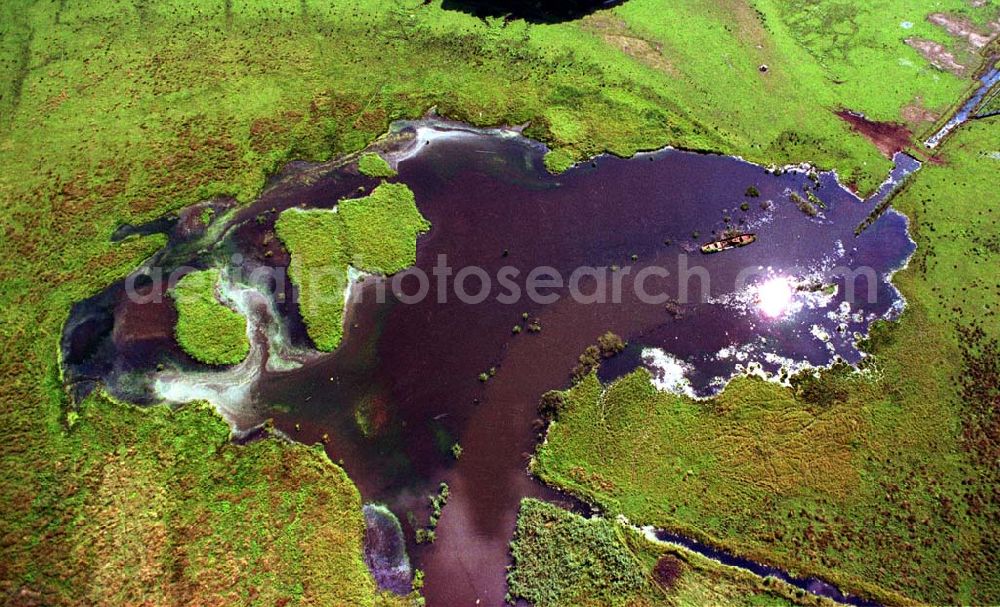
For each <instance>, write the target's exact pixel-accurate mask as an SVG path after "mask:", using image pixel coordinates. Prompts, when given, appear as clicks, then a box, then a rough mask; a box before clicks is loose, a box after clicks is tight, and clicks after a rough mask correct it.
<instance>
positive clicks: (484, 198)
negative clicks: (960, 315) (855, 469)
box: [64, 122, 913, 605]
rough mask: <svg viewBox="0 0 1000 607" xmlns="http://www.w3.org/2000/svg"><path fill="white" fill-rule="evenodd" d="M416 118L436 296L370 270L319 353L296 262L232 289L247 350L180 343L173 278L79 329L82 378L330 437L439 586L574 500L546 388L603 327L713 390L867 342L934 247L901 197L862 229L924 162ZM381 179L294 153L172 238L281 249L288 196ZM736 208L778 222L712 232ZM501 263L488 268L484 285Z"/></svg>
mask: <svg viewBox="0 0 1000 607" xmlns="http://www.w3.org/2000/svg"><path fill="white" fill-rule="evenodd" d="M398 130H399V132H400V133H401V135H400V136H399V137H397V139H396V140H395V141H394V143H392V144H390V145H389V151H388V153H387V156H388V157H389V158H390V159H391V160H392V161H393V162H394V163H395V164H396V168H397V169H398V172H399V175H398V177H397V178H396V180H398V181H400V182H402V183H405V184H406V185H407V186H409V187H410V188H411V189H412V190H413V192H414V194H415V197H416V202H417V206H418V207H419V209H420V211H421V213H422V214H423V215H424V216H425V217H426V218H427V219H428V220H429V221H430V222H431V224H432V226H433V227H432V229H431V231H430V232H429V233H428V234H426V235H424V236H422V237H421V238H420V239H419V240H418V244H417V259H416V264H415V268H416V269H417V270H420V271H422V272H423V273H424V274H425V275H426V276H428V277H429V278H430V279H431V282H430V288H429V291H428V293H429V295H428V296H427V297H425V298H424V299H422V300H420V301H415V302H409V301H407V300H408V298H407V297H399V298H396V297H391V296H390V297H389V298H388V300H387V301H385V302H384V303H379V302H378V301H377V299H378V298H377V291H378V279H377V278H376V277H371V276H368V277H365V276H355V278H356V279H357V281H356V282H355V284H354V285H353V287H352V291H351V296H350V303H349V304H348V308H347V314H346V320H345V331H344V341H343V343H342V344H341V346H340V347H339V349H337V350H336V351H335V352H333V353H330V354H322V355H321V354H318V353H315V352H313V351H311V350H310V348H309V346H310V344H309V341H308V339H307V338H306V336H305V331H304V326H303V324H302V319H301V317H300V315H299V312H298V310H297V308H296V306H295V305H294V301H295V300H294V294H295V293H294V290H293V289H292V288H291V286H290V285H288V284H286V285H283V286H281V287H279V288H277V289H275V284H274V283H271V282H268V281H263V282H260V283H257V284H251V285H243V286H242V287H239V288H236V289H235V290H234V292H236V293H244V299H243V301H245V302H247V306H248V307H247V310H248V316H249V317H250V318H251V322H250V323H249V325H250V326H249V329H248V331H249V333H250V336H251V338H252V341H253V343H254V348H253V349H252V351H251V358H248V361H245V362H244V363H243V366H242V367H240V368H238V369H236V370H235V371H234V369H229V370H225V369H208V368H205V367H203V366H200V365H197V364H196V363H194V362H193V361H192V360H190V359H189V358H187V357H186V355H184V354H183V352H180V351H179V349H178V348H177V347H176V344H174V343H173V339H172V335H171V333H170V330H171V327H172V323H173V322H174V317H173V316H171V315H172V314H174V312H173V307H172V305H171V304H170V301H169V298H166V299H165V300H164V301H163V302H162V303H159V304H145V307H143V306H142V305H140V304H134V303H132V302H130V301H128V299H127V298H125V297H124V296H123V293H124V287H123V286H122V285H121V284H118V285H112V286H111V287H109V289H108V290H107V291H105V292H104V293H102V294H99V295H98V296H95V298H93V299H92V300H88V301H87V302H81V304H79V305H78V306H77V307H76V308H75V309H74V311H73V315H72V318H71V320H70V322H69V324H68V325H67V331H66V335H65V336H64V352H66V355H65V362H66V370H67V379H68V381H70V382H84V383H88V384H95V383H100V384H102V385H104V386H106V387H107V388H108V389H109V390H110V391H111V392H112V393H114V394H116V395H119V396H122V397H127V398H130V399H133V400H144V401H145V402H154V401H156V400H160V399H167V400H173V401H180V400H185V399H187V398H190V397H191V396H197V397H202V398H208V399H209V400H212V401H213V402H216V405H217V406H218V407H219V408H220V409H222V410H223V411H224V412H225V413H226V415H227V417H228V418H229V419H230V421H231V422H232V423H233V424H234V425H235V426H237V427H239V428H243V429H245V428H249V427H252V426H253V425H255V424H258V423H261V422H263V421H264V420H265V419H268V418H273V419H274V423H275V425H276V426H277V428H278V429H279V430H281V431H282V432H284V433H286V434H287V435H289V436H290V437H292V438H293V439H295V440H299V441H302V442H305V443H313V442H318V441H320V440H323V439H324V438H325V442H326V449H327V452H328V453H329V454H330V456H331V458H332V459H333V460H334V461H337V462H341V463H342V465H343V466H344V467H345V469H346V470H347V472H348V474H349V475H350V477H351V478H352V479H353V480H354V481H355V482H356V483H357V485H358V487H359V488H360V490H361V493H362V495H363V497H364V499H365V500H366V501H369V502H375V501H377V502H381V503H384V504H386V506H387V507H388V508H389V509H391V511H392V512H393V513H394V514H395V515H396V516H398V518H399V519H400V521H401V523H402V528H403V531H404V534H405V536H406V538H407V541H408V543H409V549H410V553H411V555H412V557H413V565H414V567H417V568H421V569H423V570H424V571H425V572H426V586H425V590H424V592H425V595H426V596H427V599H428V604H430V605H457V604H473V603H475V601H476V600H480V601H481V603H480V604H483V605H500V604H502V603H503V600H504V595H505V593H506V585H505V578H504V575H505V566H506V565H507V564H508V558H509V557H508V551H507V544H508V542H509V539H510V536H511V532H512V530H513V526H514V520H515V517H516V514H517V507H518V503H519V500H520V499H521V498H522V497H526V496H532V497H540V498H544V499H550V500H556V501H562V502H564V503H566V504H568V505H570V506H574V505H575V504H574V503H573V502H572V500H569V499H568V498H564V497H562V496H560V495H559V494H557V493H556V492H554V491H551V490H549V489H547V488H545V487H542V486H541V485H540V484H538V483H537V482H536V481H534V480H533V479H532V478H531V477H530V476H529V475H528V473H527V472H526V466H527V462H528V458H529V456H530V453H531V452H532V451H533V450H534V447H535V443H536V440H537V432H538V426H537V425H535V424H534V422H535V420H536V418H537V413H536V404H537V402H538V400H539V398H540V397H541V395H542V394H543V393H544V392H545V391H547V390H552V389H559V388H564V387H566V386H567V385H568V383H569V380H570V372H571V370H572V368H573V367H574V365H575V364H576V363H577V357H578V356H579V355H580V353H581V352H582V351H583V350H584V349H585V348H586V347H587V346H588V345H590V344H592V343H594V342H595V341H596V339H597V337H598V336H600V335H601V334H603V333H604V332H605V331H613V332H615V333H617V334H619V335H621V336H622V337H623V338H624V339H626V340H627V341H628V342H629V346H628V348H627V349H626V351H625V352H623V353H622V354H621V355H619V357H617V358H615V359H612V360H611V361H608V363H606V364H605V365H604V366H603V367H602V369H601V375H602V379H605V380H612V379H613V378H614V377H617V376H620V375H622V374H624V373H626V372H628V371H630V370H632V369H634V368H635V367H636V366H638V365H645V366H646V367H647V368H649V369H650V370H651V371H652V372H653V374H654V377H655V378H656V379H657V385H658V386H659V387H661V388H662V389H667V390H675V391H681V392H684V393H687V394H689V395H692V396H707V395H710V394H712V393H714V392H716V391H718V390H719V389H720V388H721V387H722V386H723V385H724V383H725V381H726V380H728V378H730V377H732V376H733V375H734V374H735V373H739V372H742V371H745V370H746V369H748V368H749V367H751V366H752V367H753V368H754V369H759V372H764V373H769V374H778V373H780V371H781V369H782V367H785V368H790V367H796V366H801V365H804V364H807V365H813V366H822V365H826V364H829V363H831V362H832V361H834V360H835V359H837V358H840V359H844V360H847V361H850V362H856V361H857V360H859V358H860V357H861V354H860V353H859V352H858V350H857V349H856V347H855V342H856V340H857V338H858V337H859V336H860V335H862V334H863V333H865V332H866V331H867V330H868V327H869V326H870V324H871V322H873V321H874V320H876V319H879V318H885V317H889V316H891V315H893V314H894V313H896V312H897V311H898V310H899V309H900V307H901V305H902V301H901V299H900V296H899V293H898V292H897V291H896V289H895V288H894V287H893V286H892V284H891V283H890V282H889V276H891V273H892V272H893V271H895V270H896V269H898V268H899V267H901V266H902V265H903V264H904V263H905V261H906V259H907V258H908V256H909V255H910V253H911V252H912V251H913V243H912V241H911V240H910V239H909V237H908V235H907V232H906V220H905V218H903V217H902V216H901V215H898V214H896V213H894V212H889V213H886V214H883V215H882V216H881V217H879V218H878V219H877V220H875V221H874V222H873V223H872V224H871V225H870V226H869V227H868V228H867V229H865V230H864V231H862V232H861V233H860V235H857V236H856V235H855V229H856V228H857V227H858V226H859V225H861V224H862V223H863V222H864V221H865V219H866V218H867V217H868V215H869V213H870V212H871V211H872V210H873V208H874V207H875V206H876V203H877V201H878V200H880V199H881V198H882V197H884V196H886V195H888V194H889V193H890V192H891V191H892V189H893V188H894V187H895V186H896V185H898V182H899V181H901V180H902V179H903V178H905V173H906V171H900V172H898V173H897V174H896V175H895V179H894V180H892V181H890V182H887V186H886V187H884V188H883V190H880V192H879V194H878V195H877V196H876V197H874V199H872V200H869V201H866V202H863V201H861V200H859V199H858V198H857V197H856V196H855V195H854V194H852V193H851V192H850V191H848V190H846V189H845V188H843V187H842V186H841V185H840V184H838V182H837V180H836V177H835V175H833V174H832V173H819V174H816V173H811V172H809V171H807V170H782V171H768V170H766V169H764V168H763V167H760V166H757V165H753V164H750V163H747V162H744V161H741V160H738V159H734V158H730V157H725V156H719V155H706V154H697V153H691V152H683V151H678V150H670V149H667V150H662V151H659V152H654V153H644V154H639V155H637V156H635V157H634V158H630V159H622V158H616V157H611V156H602V157H599V158H596V159H594V161H593V162H589V163H585V164H583V165H580V166H578V167H575V168H573V169H571V170H570V171H568V172H567V173H565V174H562V175H558V176H554V175H551V174H549V173H548V172H547V171H546V170H545V169H544V165H543V163H542V158H543V155H544V153H545V149H544V147H543V146H541V145H540V144H537V143H535V142H532V141H530V140H527V139H525V138H522V137H520V136H518V135H517V134H516V133H512V132H509V131H507V132H498V131H492V132H484V131H477V130H474V129H468V128H466V127H461V126H458V125H448V124H442V123H433V122H422V123H408V124H403V125H400V126H399V127H398ZM376 184H377V182H376V181H375V180H373V179H370V178H366V177H363V176H360V175H358V174H357V172H356V171H355V170H354V168H353V165H346V164H344V165H342V164H336V163H328V164H327V165H319V166H314V165H302V166H300V167H296V168H294V169H291V168H290V169H288V170H286V174H285V175H284V176H283V178H281V179H277V180H275V181H274V183H273V184H272V185H271V186H270V188H269V189H268V190H267V191H266V192H265V193H264V194H263V195H262V197H261V199H260V200H259V201H258V202H256V203H254V204H253V205H251V206H250V207H248V208H246V209H242V210H240V211H238V212H236V213H235V214H234V215H233V216H231V217H229V218H227V219H226V221H227V222H228V223H227V225H226V227H225V230H222V231H221V236H220V240H219V241H218V243H216V244H214V245H213V246H210V247H189V249H188V250H189V254H188V255H187V256H185V255H181V254H179V253H177V251H179V250H180V249H179V248H177V247H179V245H178V243H172V244H171V245H170V246H171V247H175V252H174V253H173V254H170V255H168V254H166V253H164V254H163V255H161V256H160V259H161V260H163V259H169V260H171V262H170V265H171V267H177V266H180V265H185V264H186V265H189V266H192V267H211V266H220V265H221V266H223V267H227V268H229V269H230V270H233V269H234V268H233V266H234V265H238V266H239V268H240V269H241V270H243V271H244V273H248V272H250V271H252V270H253V269H256V268H260V267H272V268H278V269H282V268H284V267H286V266H287V264H288V256H287V253H285V252H284V250H283V249H282V248H281V247H280V245H279V244H277V243H276V242H275V241H274V239H273V224H274V221H275V219H276V218H277V216H278V215H279V214H280V212H281V211H282V210H283V209H286V208H290V207H292V206H306V207H323V208H330V207H332V206H334V205H335V203H336V201H337V200H338V199H340V198H345V197H355V196H360V195H363V193H364V192H367V191H370V189H371V188H372V187H374V186H375V185H376ZM359 188H360V190H361V191H359ZM727 230H737V231H740V232H749V233H754V234H756V236H757V240H756V242H754V243H753V244H750V245H748V246H745V247H741V248H737V249H731V250H727V251H723V252H721V253H716V254H712V255H705V254H703V253H701V251H700V246H701V245H702V244H704V243H706V242H708V241H710V240H714V239H715V238H717V237H721V236H722V235H723V234H724V233H725V232H726V231H727ZM268 251H269V252H270V253H268ZM236 254H238V255H239V257H234V255H236ZM441 256H444V259H446V261H447V264H448V266H449V267H450V268H451V269H452V274H451V275H450V277H449V282H448V286H447V287H446V289H445V297H443V298H439V297H438V295H439V293H438V291H437V288H438V283H437V282H435V280H434V278H435V273H434V268H435V266H437V265H438V264H439V260H440V259H441ZM234 259H236V260H238V261H237V262H234ZM154 261H155V260H154ZM470 267H475V268H480V269H481V271H482V274H483V275H485V276H487V277H489V278H490V282H491V284H490V286H489V289H487V291H488V294H487V296H486V297H485V298H484V299H483V301H481V302H479V303H469V302H467V301H462V298H460V297H458V296H457V295H456V294H455V289H454V286H453V285H454V281H455V278H456V277H457V276H458V273H459V272H460V271H462V269H463V268H470ZM542 267H545V268H548V270H551V272H550V274H551V273H555V274H559V275H561V276H562V278H563V280H564V284H565V283H566V282H571V281H570V277H571V276H573V275H574V272H579V281H578V286H579V289H578V293H577V295H578V296H577V297H573V296H572V294H571V289H569V288H568V287H567V286H563V287H553V288H544V289H540V292H541V293H543V294H546V295H550V296H554V297H549V298H548V299H549V300H550V301H545V302H542V301H541V300H539V299H538V298H536V301H532V300H531V298H530V297H528V295H527V292H526V291H527V289H526V288H525V279H526V277H527V276H528V275H529V273H531V271H532V270H534V269H536V268H542ZM505 268H507V269H512V270H516V271H517V273H518V274H517V276H516V277H515V278H513V279H512V282H513V283H514V284H515V285H517V286H518V287H519V288H520V290H521V295H522V296H521V297H520V298H515V300H514V301H513V302H507V301H506V298H503V297H501V296H502V295H504V294H506V293H508V292H509V291H510V289H508V288H505V287H504V285H502V284H500V282H499V280H498V276H499V275H500V273H501V272H502V271H504V269H505ZM581 268H588V270H587V271H584V272H580V269H581ZM589 269H593V270H594V271H593V272H590V270H589ZM507 271H508V272H509V271H510V270H507ZM477 274H478V273H477ZM419 282H420V281H419V279H418V278H417V276H415V275H413V274H411V275H409V276H407V277H406V278H404V279H402V280H401V281H400V282H399V283H398V286H399V289H400V290H401V291H402V292H403V293H404V294H413V293H416V292H417V291H418V290H419V288H420V284H419ZM480 283H481V279H480V278H477V275H472V274H470V276H469V277H468V279H467V280H465V281H464V285H465V291H466V292H467V293H473V294H475V293H477V292H478V291H479V290H480ZM615 284H618V285H619V287H620V289H619V291H620V296H616V292H615V288H614V285H615ZM241 289H242V290H241ZM245 292H251V293H255V294H256V295H253V296H251V295H248V294H246V293H245ZM601 294H604V296H605V297H604V299H605V301H604V302H601V301H599V299H600V295H601ZM466 299H468V298H466ZM525 315H526V316H527V320H525ZM130 318H134V319H137V320H136V321H134V322H132V321H129V320H128V319H130ZM515 326H518V327H521V328H520V329H514V327H515ZM531 326H537V327H539V328H540V330H539V331H534V330H530V327H531ZM151 327H152V328H155V330H152V329H150V328H151ZM265 361H266V362H265ZM484 373H485V374H486V379H485V381H484V380H482V379H481V378H480V375H481V374H484ZM226 374H229V375H228V376H227V375H226ZM179 387H184V389H183V390H180V388H179ZM237 388H238V390H244V391H243V392H240V391H238V390H237ZM234 390H237V391H235V392H234ZM223 396H225V397H226V402H225V403H222V402H221V399H222V398H223ZM456 443H458V444H460V445H461V446H462V455H461V457H460V458H458V459H456V457H455V455H454V454H453V452H452V447H453V445H454V444H456ZM441 481H446V482H447V483H448V484H449V485H450V488H451V497H450V500H449V501H448V504H447V506H446V507H445V508H444V515H443V517H442V518H441V522H440V525H439V526H438V528H437V541H436V542H435V543H433V544H423V545H417V544H415V543H414V541H413V537H414V530H415V528H417V527H421V526H424V525H426V523H427V518H428V511H429V507H428V495H430V494H433V493H434V492H435V491H436V488H437V486H438V484H439V483H440V482H441ZM397 582H398V580H397ZM397 582H394V584H395V583H397Z"/></svg>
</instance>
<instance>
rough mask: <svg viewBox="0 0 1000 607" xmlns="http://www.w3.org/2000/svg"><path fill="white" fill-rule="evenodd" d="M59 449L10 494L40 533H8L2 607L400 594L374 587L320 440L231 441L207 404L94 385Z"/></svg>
mask: <svg viewBox="0 0 1000 607" xmlns="http://www.w3.org/2000/svg"><path fill="white" fill-rule="evenodd" d="M60 446H61V447H62V449H63V452H62V453H60V454H55V455H53V456H52V459H51V460H50V461H49V462H48V464H49V469H48V470H45V471H40V475H41V476H40V478H39V482H38V484H37V485H33V486H23V487H9V489H8V492H7V493H5V495H4V498H5V499H13V500H24V501H26V502H28V503H31V504H33V506H34V508H35V511H36V512H37V515H38V516H39V520H38V522H37V524H38V525H39V526H40V531H41V533H39V534H38V535H33V534H24V535H21V534H20V533H17V531H16V530H14V529H11V530H10V531H8V535H6V536H5V537H4V552H5V559H4V563H3V565H2V567H3V574H4V575H3V579H4V588H3V592H4V594H5V602H6V604H12V605H60V604H81V605H164V604H192V603H196V604H199V605H235V604H267V605H274V604H285V603H286V602H292V603H303V604H322V605H338V606H343V607H347V606H354V605H370V606H374V605H390V604H392V605H396V604H398V605H402V604H405V602H404V600H403V599H397V598H395V597H389V596H383V595H381V594H380V593H379V592H378V591H377V590H376V588H375V584H374V581H373V580H372V579H371V576H370V575H369V573H368V570H367V568H366V567H365V564H364V560H363V558H362V552H361V544H362V537H363V534H364V520H363V518H362V515H361V498H360V496H359V495H358V492H357V489H355V487H354V485H353V484H352V483H351V481H350V479H348V478H347V475H346V474H345V473H344V472H343V470H341V469H340V468H338V467H337V466H335V465H333V464H332V463H331V462H330V461H329V459H327V457H326V454H325V453H323V451H322V449H321V448H319V447H307V446H304V445H294V444H288V443H285V442H283V441H278V440H262V441H257V442H254V443H251V444H248V445H246V446H235V445H233V444H231V443H230V442H229V428H228V426H227V425H226V424H225V423H224V422H223V421H222V419H220V418H219V417H218V416H217V415H216V414H215V412H214V411H212V410H211V408H209V407H208V405H205V404H202V405H197V404H195V405H188V406H185V407H182V408H180V409H177V410H175V411H171V410H169V409H167V408H165V407H153V408H149V409H139V408H135V407H131V406H128V405H124V404H119V403H115V402H111V401H110V400H108V399H106V398H104V397H103V396H100V395H94V396H91V397H89V398H88V399H86V400H85V401H84V402H83V403H81V405H80V406H79V408H77V409H74V410H73V411H72V413H71V414H70V415H69V416H68V417H67V419H66V425H65V427H64V429H63V430H62V440H61V443H60ZM64 479H71V480H70V482H68V483H63V482H60V481H61V480H64ZM262 505H266V507H262ZM331 521H335V522H336V524H331ZM10 522H12V521H9V522H8V524H10ZM24 531H25V530H22V533H23V532H24ZM57 542H68V544H69V545H68V546H66V550H65V551H63V552H60V553H58V558H51V556H50V558H44V557H45V556H46V554H47V551H50V550H52V546H51V544H54V543H57ZM52 556H56V555H52ZM15 572H17V574H18V578H20V580H21V582H20V583H19V584H18V585H12V581H13V580H14V579H18V578H15V577H13V574H14V573H15ZM330 572H336V575H335V576H331V575H330Z"/></svg>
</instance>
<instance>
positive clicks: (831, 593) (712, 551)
mask: <svg viewBox="0 0 1000 607" xmlns="http://www.w3.org/2000/svg"><path fill="white" fill-rule="evenodd" d="M618 522H619V523H621V524H622V525H625V526H627V527H629V528H631V529H634V530H636V531H638V532H639V533H641V534H642V535H643V536H644V537H645V538H646V539H647V540H648V541H650V542H653V543H656V544H664V545H670V546H680V547H681V548H684V549H686V550H690V551H691V552H694V553H696V554H699V555H701V556H703V557H705V558H707V559H709V560H711V561H714V562H716V563H719V564H720V565H725V566H727V567H734V568H736V569H741V570H743V571H747V572H749V573H752V574H754V575H756V576H758V577H761V578H769V577H770V578H775V579H778V580H781V581H782V582H785V583H786V584H789V585H790V586H793V587H795V588H798V589H800V590H803V591H805V592H808V593H809V594H814V595H816V596H821V597H823V598H827V599H830V600H831V601H834V602H837V603H840V604H842V605H851V606H852V607H880V603H878V602H876V601H872V600H870V599H865V598H862V597H859V596H855V595H852V594H848V593H845V592H844V591H842V590H841V589H839V588H837V587H836V586H834V585H833V584H831V583H829V582H826V581H824V580H821V579H819V578H817V577H798V576H794V575H792V574H790V573H788V572H787V571H785V570H783V569H779V568H778V567H772V566H771V565H764V564H762V563H758V562H757V561H754V560H752V559H748V558H744V557H741V556H736V555H734V554H732V553H731V552H728V551H726V550H722V549H719V548H714V547H712V546H708V545H706V544H703V543H701V542H697V541H695V540H692V539H691V538H688V537H685V536H683V535H680V534H677V533H672V532H670V531H666V530H664V529H658V528H656V527H652V526H645V527H638V526H636V525H633V524H631V523H630V522H629V521H628V519H626V518H625V517H623V516H619V517H618Z"/></svg>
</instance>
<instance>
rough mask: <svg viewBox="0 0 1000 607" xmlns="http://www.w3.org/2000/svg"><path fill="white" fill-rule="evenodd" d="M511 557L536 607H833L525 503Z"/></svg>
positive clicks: (515, 586)
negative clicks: (693, 606) (689, 606)
mask: <svg viewBox="0 0 1000 607" xmlns="http://www.w3.org/2000/svg"><path fill="white" fill-rule="evenodd" d="M511 552H512V554H513V558H514V567H513V569H512V570H511V573H510V575H509V576H508V579H509V584H510V593H511V596H512V597H513V598H523V599H526V600H528V601H530V602H531V603H532V604H533V605H535V607H562V606H565V607H577V606H594V607H596V606H609V607H623V606H626V605H627V606H632V607H638V606H653V605H677V606H683V605H715V606H718V607H723V606H725V607H737V606H739V607H765V606H767V607H788V606H791V605H827V604H832V603H829V602H827V601H825V600H823V599H819V598H818V597H814V596H812V595H806V594H805V593H802V592H797V591H796V589H795V588H793V587H791V586H789V585H788V584H785V583H784V582H780V581H778V580H775V579H769V580H766V581H765V580H764V579H763V578H758V577H756V576H754V575H752V574H749V573H747V572H744V571H742V570H739V569H734V568H731V567H726V566H723V565H719V564H717V563H715V562H713V561H710V560H708V559H706V558H704V557H702V556H700V555H698V554H695V553H693V552H690V551H688V550H686V549H684V548H681V547H674V546H667V545H663V544H656V543H653V542H650V541H649V540H647V539H646V538H645V537H643V536H642V535H641V534H640V533H639V532H638V531H635V530H633V529H631V528H628V527H624V526H622V525H621V524H619V523H617V522H614V521H609V520H605V519H600V518H597V519H585V518H583V517H581V516H579V515H576V514H572V513H569V512H566V511H565V510H561V509H559V508H558V507H556V506H553V505H551V504H547V503H545V502H539V501H536V500H531V499H526V500H524V501H522V502H521V510H520V512H519V514H518V520H517V529H516V531H515V533H514V540H513V542H512V543H511Z"/></svg>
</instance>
